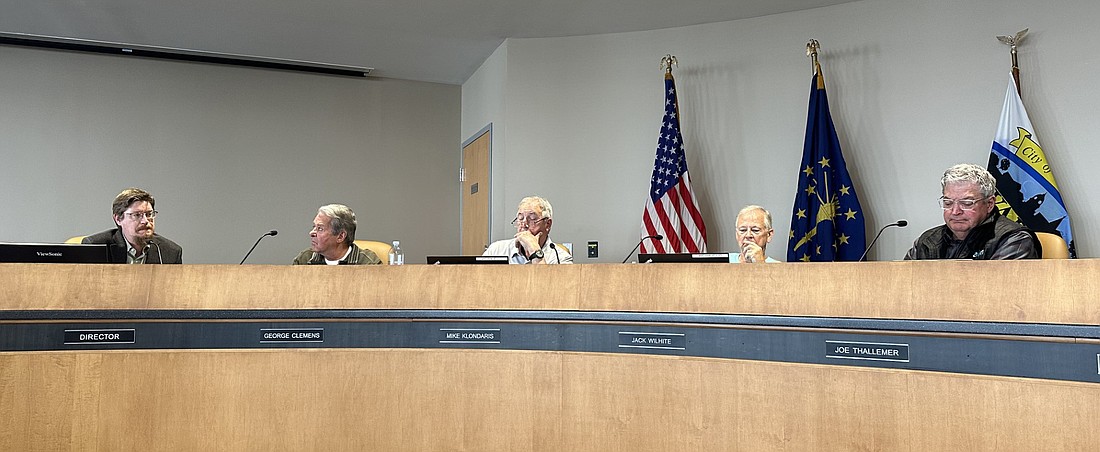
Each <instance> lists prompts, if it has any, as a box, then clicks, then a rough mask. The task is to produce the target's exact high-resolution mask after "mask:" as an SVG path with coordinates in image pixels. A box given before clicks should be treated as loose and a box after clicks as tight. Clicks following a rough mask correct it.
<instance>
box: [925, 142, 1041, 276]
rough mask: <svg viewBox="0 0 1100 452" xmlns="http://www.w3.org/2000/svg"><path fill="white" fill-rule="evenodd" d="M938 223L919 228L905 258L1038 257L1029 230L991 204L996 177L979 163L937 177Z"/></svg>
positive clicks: (992, 202)
mask: <svg viewBox="0 0 1100 452" xmlns="http://www.w3.org/2000/svg"><path fill="white" fill-rule="evenodd" d="M940 186H941V187H942V188H943V192H942V193H943V194H942V196H940V207H942V208H943V221H944V224H943V225H942V226H936V227H934V228H932V229H929V230H927V231H925V232H924V234H921V236H920V237H919V238H917V240H916V241H915V242H913V248H911V249H910V250H909V252H908V253H906V254H905V258H906V259H1038V258H1039V257H1040V255H1041V254H1042V245H1040V244H1039V239H1038V238H1036V237H1035V233H1033V232H1031V231H1030V230H1028V229H1027V228H1025V227H1024V226H1022V225H1020V224H1019V223H1016V222H1014V221H1012V220H1009V219H1008V218H1005V217H1003V216H1001V214H1000V212H999V211H998V210H997V208H996V205H995V203H996V201H995V199H994V198H995V197H996V194H997V192H996V187H997V182H996V179H994V178H993V175H991V174H989V171H986V169H985V168H982V167H980V166H978V165H973V164H969V163H960V164H958V165H955V166H952V167H951V168H948V169H947V171H946V172H944V173H943V178H941V179H940Z"/></svg>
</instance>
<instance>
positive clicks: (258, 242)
mask: <svg viewBox="0 0 1100 452" xmlns="http://www.w3.org/2000/svg"><path fill="white" fill-rule="evenodd" d="M269 235H270V236H276V235H279V231H276V230H274V229H272V230H270V231H267V232H265V233H264V235H261V236H260V238H258V239H256V243H253V244H252V248H251V249H249V250H248V253H247V254H245V255H244V259H241V263H240V265H244V261H246V260H248V256H251V255H252V251H254V250H255V249H256V245H259V244H260V240H263V239H264V237H267V236H269Z"/></svg>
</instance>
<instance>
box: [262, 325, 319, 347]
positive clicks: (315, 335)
mask: <svg viewBox="0 0 1100 452" xmlns="http://www.w3.org/2000/svg"><path fill="white" fill-rule="evenodd" d="M324 341H325V329H324V328H260V343H261V344H270V343H287V342H324Z"/></svg>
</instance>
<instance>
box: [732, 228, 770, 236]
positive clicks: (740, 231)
mask: <svg viewBox="0 0 1100 452" xmlns="http://www.w3.org/2000/svg"><path fill="white" fill-rule="evenodd" d="M767 231H771V229H760V228H758V227H756V226H753V227H751V228H747V227H744V226H742V227H739V228H737V235H748V233H750V232H751V233H752V235H753V236H758V235H760V234H763V233H764V232H767Z"/></svg>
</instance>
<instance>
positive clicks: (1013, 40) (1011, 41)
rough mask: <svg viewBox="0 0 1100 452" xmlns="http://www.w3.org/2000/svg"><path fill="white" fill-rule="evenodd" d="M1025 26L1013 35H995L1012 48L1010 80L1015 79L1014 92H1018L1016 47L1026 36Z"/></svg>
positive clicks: (1018, 72) (1018, 71)
mask: <svg viewBox="0 0 1100 452" xmlns="http://www.w3.org/2000/svg"><path fill="white" fill-rule="evenodd" d="M1027 30H1028V29H1027V28H1025V29H1023V30H1020V31H1019V32H1017V33H1016V35H1014V36H997V40H998V41H1001V43H1003V44H1005V45H1008V46H1009V47H1011V48H1012V50H1011V52H1012V80H1015V81H1016V94H1021V92H1020V65H1019V64H1018V62H1017V61H1016V47H1017V46H1019V45H1020V42H1021V41H1023V40H1024V36H1027Z"/></svg>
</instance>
